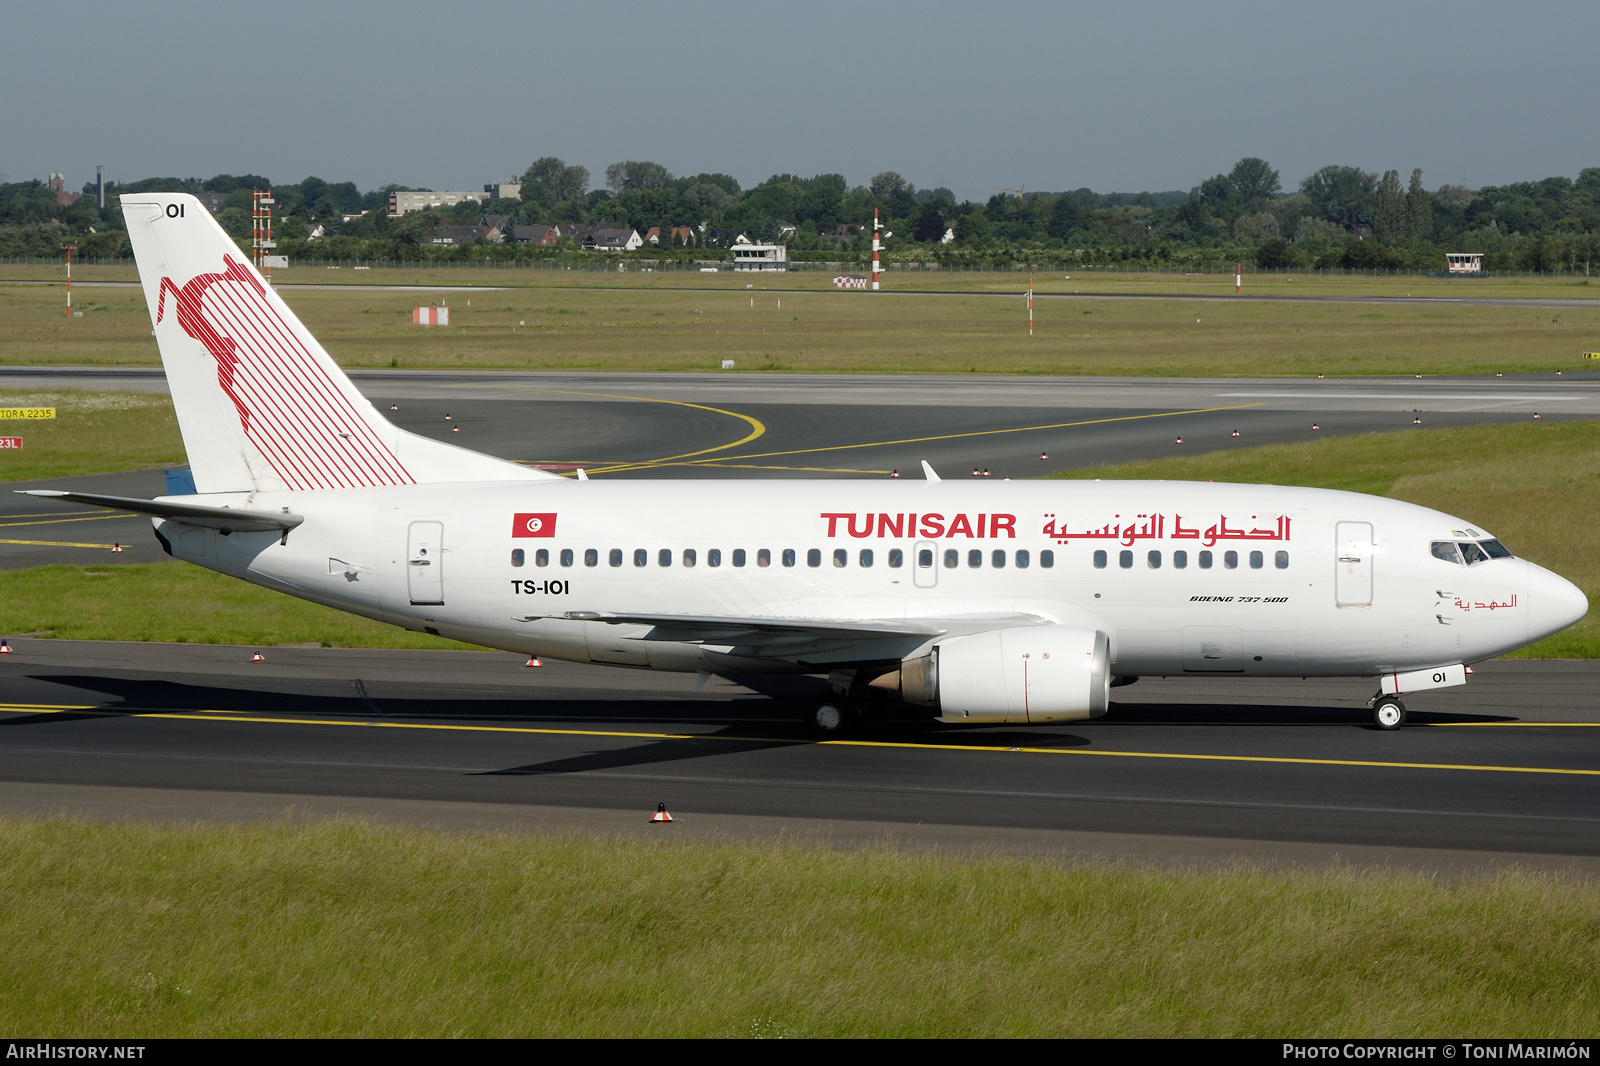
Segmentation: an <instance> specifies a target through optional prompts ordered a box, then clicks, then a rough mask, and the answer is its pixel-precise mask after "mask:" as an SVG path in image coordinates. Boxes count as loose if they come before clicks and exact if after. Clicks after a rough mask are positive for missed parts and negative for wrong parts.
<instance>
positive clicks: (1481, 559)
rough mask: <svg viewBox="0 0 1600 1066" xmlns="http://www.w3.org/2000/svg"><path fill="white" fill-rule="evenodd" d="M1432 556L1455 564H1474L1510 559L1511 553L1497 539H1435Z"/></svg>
mask: <svg viewBox="0 0 1600 1066" xmlns="http://www.w3.org/2000/svg"><path fill="white" fill-rule="evenodd" d="M1432 551H1433V557H1434V558H1435V559H1443V560H1444V561H1445V562H1447V563H1455V564H1456V565H1457V566H1476V565H1477V564H1478V563H1486V562H1488V561H1489V560H1490V559H1510V558H1511V557H1512V555H1511V553H1510V552H1509V551H1507V550H1506V546H1505V545H1504V544H1501V543H1500V542H1499V541H1498V540H1485V541H1478V542H1475V541H1470V540H1463V541H1450V540H1436V541H1434V542H1433V547H1432Z"/></svg>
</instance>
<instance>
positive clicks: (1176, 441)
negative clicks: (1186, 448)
mask: <svg viewBox="0 0 1600 1066" xmlns="http://www.w3.org/2000/svg"><path fill="white" fill-rule="evenodd" d="M1172 443H1174V444H1182V443H1183V438H1182V437H1177V438H1175V439H1174V440H1173V442H1172Z"/></svg>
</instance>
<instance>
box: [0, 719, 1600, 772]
mask: <svg viewBox="0 0 1600 1066" xmlns="http://www.w3.org/2000/svg"><path fill="white" fill-rule="evenodd" d="M6 711H13V712H20V713H30V712H31V713H34V714H60V713H63V712H68V711H90V712H98V713H101V714H105V715H108V716H109V715H117V716H124V717H130V718H162V719H173V720H179V721H190V722H232V723H236V724H258V725H313V726H346V727H356V728H365V729H419V730H429V731H433V732H453V733H521V734H528V735H534V736H559V737H616V738H618V739H623V740H720V741H727V742H732V743H742V744H748V743H752V742H764V743H771V742H778V743H791V744H806V743H815V744H821V745H825V746H830V747H845V748H891V749H907V750H911V751H961V752H988V753H1010V754H1018V753H1020V754H1025V755H1084V756H1101V757H1105V758H1119V759H1176V760H1180V761H1188V762H1224V763H1270V764H1276V765H1288V766H1360V767H1372V768H1378V769H1389V770H1466V771H1476V772H1478V773H1501V774H1556V775H1561V776H1575V777H1600V770H1575V769H1569V768H1566V767H1558V766H1494V765H1485V764H1479V763H1436V762H1390V761H1388V760H1383V759H1310V758H1300V757H1295V756H1285V755H1202V754H1199V753H1196V752H1166V751H1113V750H1108V749H1103V748H1040V747H1025V746H1011V745H1006V744H927V743H921V742H917V741H897V740H819V741H804V740H787V739H786V738H782V737H730V736H710V735H706V734H703V733H643V732H637V731H633V730H618V729H544V728H539V727H537V726H509V725H458V724H450V723H434V722H390V721H371V720H358V719H349V718H267V717H258V716H246V715H237V714H226V713H224V712H220V711H195V712H181V711H148V712H147V711H137V710H134V711H116V710H109V709H107V708H104V707H63V706H54V705H43V704H41V705H37V706H34V705H28V704H0V712H6ZM1486 724H1487V723H1486ZM1550 724H1552V725H1556V724H1565V723H1550ZM1582 724H1587V725H1595V724H1600V723H1582Z"/></svg>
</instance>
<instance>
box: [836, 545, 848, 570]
mask: <svg viewBox="0 0 1600 1066" xmlns="http://www.w3.org/2000/svg"><path fill="white" fill-rule="evenodd" d="M849 562H850V553H849V552H847V551H845V550H844V549H843V548H835V549H833V565H834V566H845V565H848V564H849Z"/></svg>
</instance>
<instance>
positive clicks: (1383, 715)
mask: <svg viewBox="0 0 1600 1066" xmlns="http://www.w3.org/2000/svg"><path fill="white" fill-rule="evenodd" d="M1372 724H1373V725H1375V726H1377V727H1378V728H1379V729H1384V730H1389V729H1399V728H1400V727H1401V726H1403V725H1405V724H1406V705H1405V704H1403V703H1401V702H1400V701H1399V700H1398V699H1397V698H1395V697H1394V696H1385V697H1383V698H1382V699H1381V700H1379V701H1378V702H1377V703H1374V704H1373V705H1372Z"/></svg>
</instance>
